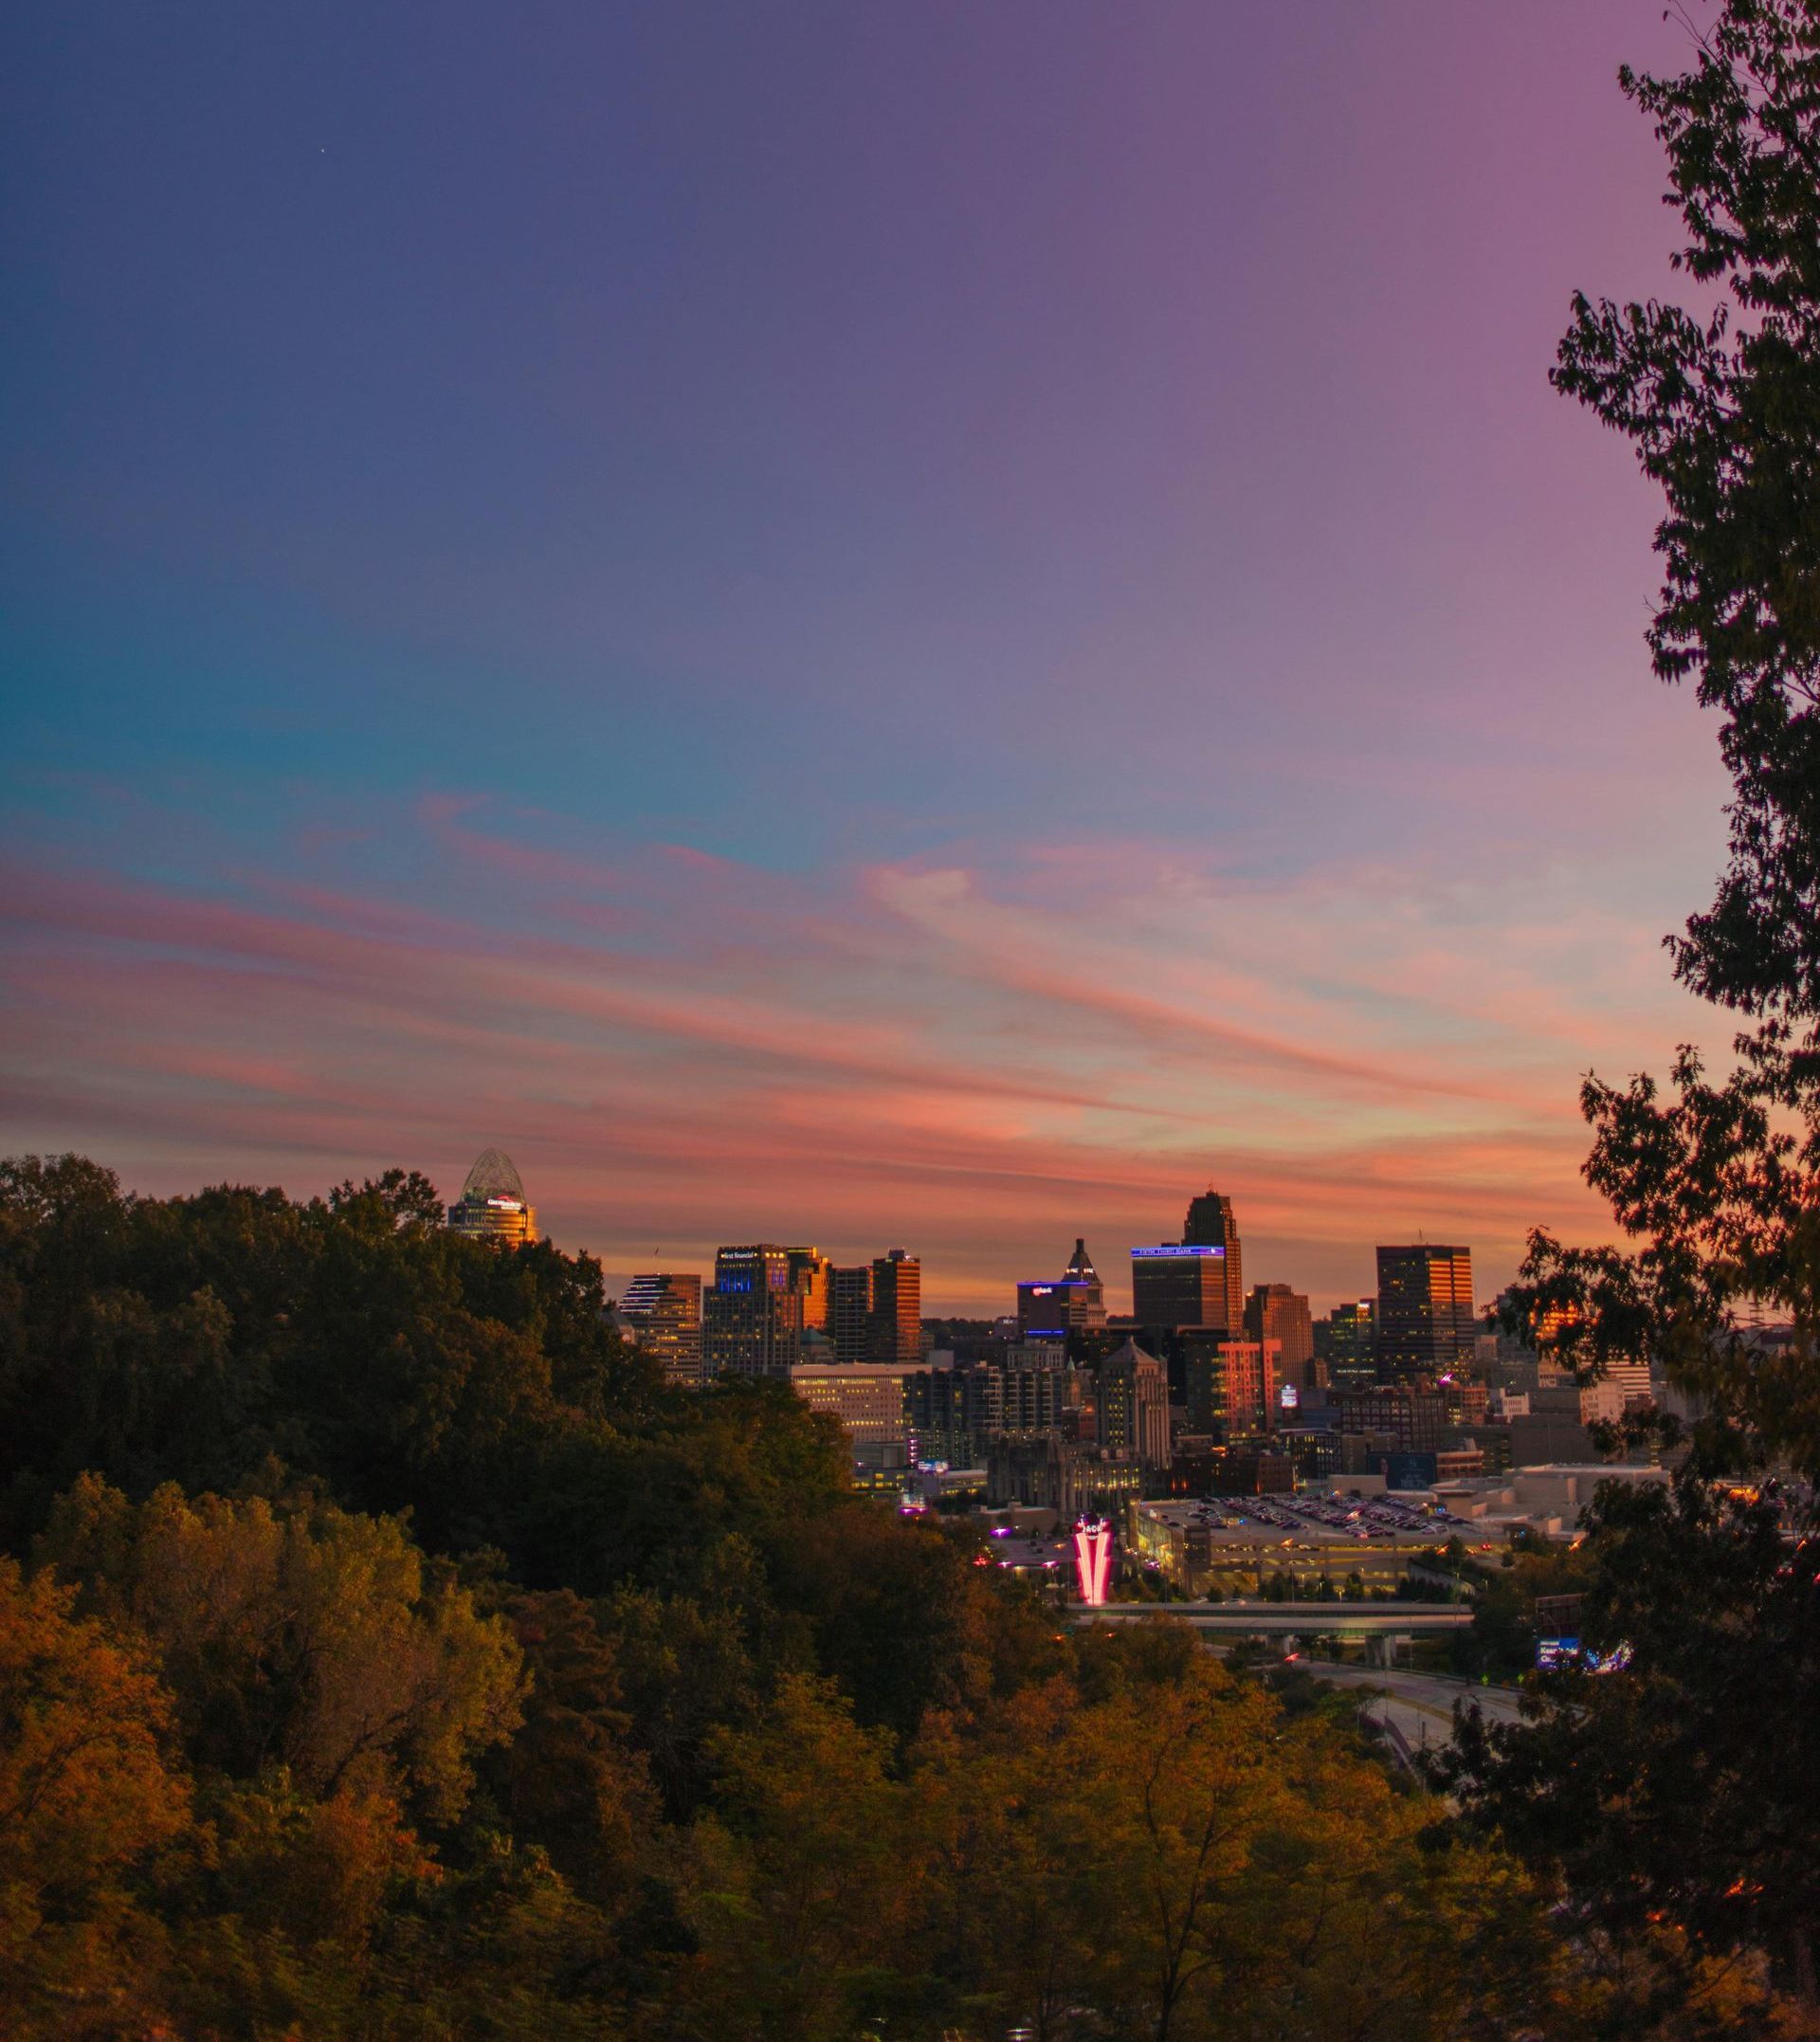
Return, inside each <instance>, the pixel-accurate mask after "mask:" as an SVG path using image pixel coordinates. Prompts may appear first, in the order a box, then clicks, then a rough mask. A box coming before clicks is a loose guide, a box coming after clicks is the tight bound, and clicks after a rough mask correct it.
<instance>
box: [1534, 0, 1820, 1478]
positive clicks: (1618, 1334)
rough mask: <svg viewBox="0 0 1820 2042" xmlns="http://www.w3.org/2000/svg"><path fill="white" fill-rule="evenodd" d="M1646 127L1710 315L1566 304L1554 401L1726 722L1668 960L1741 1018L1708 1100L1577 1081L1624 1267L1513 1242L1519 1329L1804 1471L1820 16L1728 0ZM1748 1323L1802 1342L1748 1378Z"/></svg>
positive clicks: (1682, 257) (1687, 1064) (1814, 959)
mask: <svg viewBox="0 0 1820 2042" xmlns="http://www.w3.org/2000/svg"><path fill="white" fill-rule="evenodd" d="M1620 82H1621V83H1622V86H1623V89H1624V91H1625V92H1626V94H1627V95H1628V96H1629V98H1630V99H1632V100H1634V101H1635V102H1636V103H1637V104H1638V105H1639V106H1640V107H1641V108H1642V109H1643V110H1644V111H1645V112H1646V113H1647V114H1649V115H1650V116H1652V117H1653V119H1654V120H1655V124H1656V133H1657V135H1658V137H1660V138H1661V140H1662V142H1663V144H1664V146H1665V150H1666V152H1667V156H1668V164H1669V182H1670V187H1671V189H1670V191H1669V192H1668V194H1667V199H1666V202H1667V203H1668V204H1670V205H1672V206H1673V207H1675V208H1676V209H1677V210H1679V212H1680V214H1681V217H1682V221H1683V228H1684V230H1685V240H1684V242H1683V246H1682V247H1681V249H1680V250H1679V251H1678V253H1677V254H1676V256H1675V257H1674V264H1675V267H1676V269H1677V270H1678V271H1679V272H1680V273H1681V274H1682V275H1683V276H1684V277H1685V278H1687V279H1688V280H1689V282H1690V283H1692V284H1694V285H1695V286H1697V287H1700V288H1702V289H1703V290H1705V291H1706V292H1707V293H1708V294H1709V295H1710V296H1711V298H1712V299H1713V303H1712V305H1711V309H1710V310H1709V311H1708V312H1707V313H1706V315H1705V316H1704V317H1703V318H1702V317H1697V316H1696V315H1695V314H1694V313H1693V312H1690V311H1688V310H1687V309H1686V308H1685V307H1683V306H1681V305H1676V304H1665V303H1656V302H1651V303H1649V304H1645V305H1638V304H1630V305H1624V306H1619V305H1615V304H1612V303H1611V302H1610V301H1602V302H1600V303H1599V304H1597V305H1593V304H1592V303H1591V302H1590V301H1588V300H1587V299H1585V298H1584V297H1579V298H1576V299H1575V301H1574V320H1573V324H1572V326H1571V327H1570V328H1569V331H1568V333H1567V336H1566V337H1565V338H1564V339H1563V341H1562V343H1561V349H1560V357H1559V361H1558V364H1557V366H1556V371H1555V376H1554V380H1555V382H1556V386H1557V387H1558V388H1559V389H1561V390H1562V391H1564V392H1567V393H1568V394H1570V395H1572V396H1574V397H1575V398H1577V399H1578V400H1579V401H1581V402H1582V403H1584V404H1586V405H1588V406H1589V407H1591V408H1592V410H1594V411H1595V412H1596V413H1597V415H1598V416H1599V417H1600V418H1602V419H1603V420H1604V421H1605V422H1606V423H1607V424H1608V425H1610V426H1611V427H1612V428H1615V429H1616V430H1617V431H1619V432H1621V433H1623V434H1624V435H1625V436H1626V437H1627V438H1628V439H1629V440H1630V441H1631V442H1632V444H1633V445H1634V447H1635V448H1636V451H1637V458H1638V461H1639V464H1640V465H1641V466H1642V468H1643V470H1644V472H1645V473H1646V474H1647V475H1648V476H1649V477H1650V478H1651V479H1652V480H1654V481H1655V482H1657V483H1660V485H1661V486H1662V489H1663V492H1664V496H1665V501H1666V512H1665V517H1664V519H1663V520H1662V522H1661V524H1660V525H1659V526H1658V528H1657V533H1656V546H1657V550H1658V552H1659V553H1660V554H1661V555H1662V556H1663V558H1664V561H1665V580H1664V586H1663V591H1662V596H1661V600H1660V603H1659V605H1658V608H1657V611H1656V615H1655V619H1654V622H1653V624H1652V626H1651V628H1650V630H1649V634H1648V635H1649V645H1650V649H1651V653H1652V656H1653V661H1654V665H1655V668H1656V671H1657V673H1658V674H1659V675H1660V676H1661V677H1662V678H1663V679H1664V680H1666V681H1671V682H1672V681H1679V680H1682V679H1683V678H1687V677H1693V678H1694V679H1695V680H1696V682H1697V684H1698V688H1699V693H1700V699H1701V701H1702V702H1704V703H1706V704H1708V705H1709V706H1711V707H1714V708H1716V709H1718V710H1719V711H1720V752H1721V755H1722V757H1724V760H1725V763H1726V766H1727V768H1728V769H1729V771H1730V773H1731V775H1732V781H1733V799H1732V803H1731V807H1730V817H1731V855H1730V863H1729V865H1728V866H1727V868H1726V870H1725V872H1724V874H1723V875H1722V876H1721V879H1720V886H1719V892H1718V895H1717V897H1716V899H1715V902H1714V904H1713V906H1712V908H1711V909H1710V910H1709V911H1708V912H1707V913H1705V914H1701V915H1695V916H1694V917H1692V918H1691V919H1690V920H1689V921H1688V923H1687V925H1686V929H1685V932H1684V933H1683V935H1682V936H1680V937H1678V938H1671V939H1670V947H1671V949H1672V950H1673V953H1674V961H1675V969H1676V972H1677V973H1678V975H1680V976H1681V977H1683V979H1684V980H1685V981H1686V982H1687V983H1688V984H1689V985H1691V986H1692V987H1693V988H1694V990H1695V991H1696V992H1698V993H1700V994H1702V995H1703V996H1705V997H1706V998H1708V999H1710V1000H1713V1001H1715V1002H1717V1003H1719V1004H1720V1005H1721V1006H1723V1007H1725V1008H1728V1009H1731V1010H1733V1011H1735V1012H1739V1013H1741V1014H1745V1015H1748V1016H1751V1017H1753V1018H1755V1020H1756V1024H1757V1025H1756V1030H1755V1032H1753V1033H1751V1034H1748V1035H1745V1036H1741V1037H1740V1038H1739V1039H1738V1051H1739V1055H1740V1062H1739V1065H1738V1068H1737V1070H1736V1071H1735V1072H1733V1073H1732V1074H1730V1075H1729V1076H1727V1077H1726V1078H1725V1079H1724V1080H1723V1082H1721V1083H1717V1084H1715V1083H1712V1082H1709V1081H1708V1079H1707V1077H1706V1075H1705V1071H1704V1068H1703V1067H1702V1063H1701V1060H1700V1059H1699V1057H1698V1056H1696V1055H1695V1054H1694V1053H1693V1052H1692V1051H1691V1050H1683V1053H1682V1056H1681V1058H1680V1059H1679V1061H1678V1062H1677V1065H1676V1067H1675V1069H1674V1072H1673V1074H1672V1076H1673V1085H1674V1089H1675V1095H1676V1096H1675V1100H1674V1103H1672V1104H1669V1105H1664V1104H1663V1103H1661V1102H1660V1097H1659V1093H1658V1090H1657V1087H1656V1085H1655V1083H1654V1081H1653V1080H1652V1079H1649V1078H1647V1077H1639V1078H1637V1079H1634V1080H1633V1081H1632V1082H1631V1084H1630V1085H1629V1086H1628V1087H1627V1088H1625V1089H1622V1090H1620V1089H1616V1088H1614V1087H1611V1086H1610V1085H1605V1084H1602V1083H1600V1082H1598V1081H1597V1080H1595V1079H1589V1080H1588V1082H1587V1085H1586V1088H1585V1091H1584V1093H1583V1100H1582V1103H1583V1105H1584V1108H1585V1111H1586V1114H1587V1117H1588V1119H1589V1121H1592V1124H1593V1125H1594V1127H1595V1129H1596V1130H1597V1134H1596V1140H1595V1143H1594V1147H1593V1152H1592V1158H1591V1160H1590V1162H1589V1164H1588V1168H1587V1175H1588V1176H1589V1178H1590V1180H1591V1181H1592V1184H1593V1185H1594V1186H1595V1187H1596V1188H1597V1189H1598V1190H1600V1191H1601V1192H1603V1193H1605V1194H1606V1195H1607V1196H1608V1197H1610V1198H1611V1202H1612V1206H1613V1210H1614V1212H1616V1215H1617V1217H1618V1219H1619V1222H1620V1224H1621V1225H1622V1226H1623V1227H1624V1228H1625V1230H1626V1231H1627V1232H1628V1233H1629V1234H1630V1235H1632V1236H1633V1237H1639V1238H1641V1239H1642V1240H1643V1241H1644V1243H1645V1246H1644V1247H1643V1249H1641V1251H1640V1252H1639V1253H1638V1254H1636V1255H1635V1256H1633V1257H1625V1256H1621V1255H1618V1254H1616V1253H1615V1252H1613V1251H1609V1250H1591V1251H1588V1250H1573V1249H1563V1248H1562V1247H1561V1246H1560V1245H1559V1244H1558V1243H1556V1242H1555V1241H1553V1240H1551V1239H1550V1238H1549V1237H1547V1236H1546V1235H1542V1234H1538V1235H1537V1236H1536V1237H1534V1239H1533V1242H1532V1252H1531V1256H1530V1260H1529V1263H1528V1265H1527V1267H1526V1269H1525V1278H1526V1288H1525V1291H1524V1292H1523V1294H1522V1295H1521V1296H1520V1298H1519V1299H1518V1301H1517V1313H1516V1317H1517V1320H1518V1321H1519V1322H1524V1323H1526V1324H1527V1326H1528V1327H1529V1329H1531V1330H1535V1329H1537V1328H1538V1327H1548V1328H1551V1329H1552V1334H1553V1339H1554V1342H1555V1344H1556V1346H1558V1348H1559V1349H1560V1351H1561V1353H1562V1354H1563V1356H1564V1358H1567V1359H1568V1360H1570V1361H1572V1362H1574V1363H1575V1364H1577V1365H1579V1366H1581V1367H1583V1368H1586V1369H1589V1370H1595V1369H1596V1368H1597V1367H1598V1366H1599V1365H1601V1363H1603V1362H1604V1361H1605V1360H1607V1359H1609V1358H1611V1356H1612V1355H1613V1354H1616V1353H1630V1354H1635V1353H1638V1352H1642V1351H1650V1352H1653V1353H1655V1354H1656V1355H1658V1356H1659V1357H1660V1358H1661V1359H1662V1360H1663V1362H1664V1363H1665V1365H1666V1366H1667V1368H1668V1369H1669V1370H1670V1371H1671V1373H1673V1374H1674V1375H1675V1376H1676V1377H1677V1378H1678V1379H1680V1380H1681V1381H1682V1382H1683V1384H1684V1385H1685V1386H1686V1387H1687V1388H1689V1389H1691V1390H1693V1391H1695V1392H1697V1393H1699V1394H1700V1395H1702V1396H1703V1397H1704V1398H1706V1399H1707V1400H1708V1401H1709V1402H1710V1404H1711V1406H1712V1409H1713V1420H1712V1422H1711V1423H1709V1424H1708V1425H1707V1426H1706V1428H1705V1429H1704V1431H1703V1432H1702V1439H1701V1442H1700V1444H1701V1447H1702V1453H1703V1456H1704V1458H1705V1459H1706V1460H1707V1461H1708V1462H1709V1463H1711V1464H1713V1465H1716V1466H1717V1465H1723V1464H1724V1463H1725V1462H1726V1461H1727V1460H1734V1461H1735V1460H1736V1459H1738V1457H1739V1456H1740V1454H1749V1453H1751V1452H1754V1451H1755V1452H1757V1453H1770V1454H1775V1453H1788V1454H1791V1455H1793V1457H1794V1458H1795V1459H1796V1461H1797V1462H1798V1463H1799V1465H1801V1466H1802V1467H1803V1468H1804V1469H1805V1470H1806V1471H1808V1472H1814V1471H1820V1424H1816V1422H1815V1417H1814V1413H1815V1412H1816V1410H1817V1409H1820V1360H1816V1357H1815V1351H1814V1327H1815V1322H1816V1306H1817V1305H1820V1032H1816V1031H1817V1030H1820V23H1816V20H1815V17H1814V14H1813V10H1812V9H1811V7H1810V6H1808V5H1806V4H1805V0H1727V4H1726V5H1725V6H1724V7H1723V8H1722V9H1721V11H1720V17H1719V19H1718V21H1717V23H1716V25H1715V26H1714V27H1713V29H1712V31H1711V33H1710V34H1709V35H1708V36H1706V37H1705V38H1703V39H1702V41H1701V43H1700V45H1699V47H1698V49H1697V52H1696V57H1695V62H1694V64H1693V67H1692V68H1691V69H1690V70H1688V71H1686V72H1684V73H1683V74H1681V75H1679V76H1676V77H1670V78H1656V77H1647V76H1638V75H1636V74H1634V73H1632V72H1630V71H1629V70H1628V69H1627V70H1626V71H1624V72H1623V73H1621V74H1620ZM1757 1304H1766V1305H1769V1306H1771V1307H1772V1308H1780V1309H1783V1310H1786V1311H1788V1312H1789V1313H1790V1314H1791V1315H1792V1316H1793V1320H1794V1322H1795V1325H1796V1328H1797V1332H1798V1335H1799V1338H1798V1340H1797V1342H1796V1346H1795V1349H1794V1351H1793V1354H1792V1355H1791V1356H1790V1357H1789V1358H1786V1359H1785V1360H1782V1361H1780V1362H1778V1363H1774V1364H1772V1363H1770V1362H1768V1361H1767V1360H1766V1359H1765V1358H1764V1357H1763V1356H1762V1355H1761V1354H1760V1353H1759V1352H1757V1351H1756V1348H1755V1346H1754V1345H1753V1343H1752V1342H1751V1341H1750V1340H1749V1339H1748V1338H1747V1337H1746V1335H1747V1328H1746V1327H1743V1326H1740V1324H1739V1318H1740V1313H1742V1314H1743V1316H1744V1317H1746V1318H1748V1314H1749V1309H1750V1308H1751V1307H1752V1306H1754V1305H1757Z"/></svg>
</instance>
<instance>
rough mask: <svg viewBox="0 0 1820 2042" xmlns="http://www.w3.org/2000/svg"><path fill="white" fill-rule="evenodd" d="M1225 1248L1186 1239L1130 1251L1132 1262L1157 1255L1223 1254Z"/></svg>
mask: <svg viewBox="0 0 1820 2042" xmlns="http://www.w3.org/2000/svg"><path fill="white" fill-rule="evenodd" d="M1225 1253H1226V1250H1225V1249H1223V1248H1203V1247H1200V1246H1199V1245H1197V1244H1194V1243H1190V1242H1186V1241H1172V1242H1167V1243H1165V1244H1164V1245H1163V1246H1162V1247H1161V1248H1134V1249H1132V1251H1131V1259H1132V1260H1133V1261H1134V1262H1142V1261H1145V1260H1146V1259H1152V1258H1155V1257H1156V1256H1158V1255H1221V1256H1224V1255H1225Z"/></svg>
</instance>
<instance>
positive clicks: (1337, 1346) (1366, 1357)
mask: <svg viewBox="0 0 1820 2042" xmlns="http://www.w3.org/2000/svg"><path fill="white" fill-rule="evenodd" d="M1315 1332H1316V1352H1317V1353H1318V1354H1319V1356H1320V1358H1321V1361H1322V1363H1323V1365H1324V1366H1325V1368H1326V1370H1327V1386H1328V1388H1329V1389H1330V1390H1369V1389H1370V1388H1371V1387H1372V1385H1373V1384H1374V1382H1375V1381H1376V1380H1377V1300H1376V1299H1375V1298H1361V1299H1360V1300H1359V1301H1358V1303H1357V1304H1336V1305H1335V1306H1334V1308H1333V1310H1332V1311H1331V1312H1329V1313H1328V1314H1327V1316H1326V1318H1325V1319H1323V1320H1322V1321H1321V1322H1320V1324H1319V1326H1318V1327H1317V1328H1316V1329H1315Z"/></svg>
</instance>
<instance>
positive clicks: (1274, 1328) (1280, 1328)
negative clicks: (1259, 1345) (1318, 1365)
mask: <svg viewBox="0 0 1820 2042" xmlns="http://www.w3.org/2000/svg"><path fill="white" fill-rule="evenodd" d="M1245 1337H1246V1339H1247V1340H1275V1341H1276V1342H1277V1343H1278V1345H1279V1348H1280V1349H1281V1353H1282V1362H1281V1370H1282V1377H1283V1381H1284V1382H1292V1383H1294V1384H1295V1386H1296V1388H1297V1389H1298V1390H1311V1389H1313V1388H1314V1387H1315V1385H1316V1381H1317V1377H1316V1376H1315V1374H1314V1361H1315V1321H1314V1314H1313V1313H1312V1312H1311V1311H1310V1310H1309V1308H1308V1300H1307V1299H1306V1298H1304V1297H1303V1296H1302V1295H1301V1292H1300V1291H1299V1290H1291V1289H1290V1287H1289V1285H1287V1284H1259V1285H1255V1286H1254V1287H1253V1289H1252V1292H1251V1295H1250V1296H1249V1297H1248V1298H1247V1300H1246V1301H1245Z"/></svg>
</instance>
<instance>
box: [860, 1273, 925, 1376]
mask: <svg viewBox="0 0 1820 2042" xmlns="http://www.w3.org/2000/svg"><path fill="white" fill-rule="evenodd" d="M869 1358H870V1359H871V1360H872V1361H874V1362H876V1363H881V1364H883V1363H889V1364H891V1365H892V1366H894V1367H897V1368H918V1367H919V1366H920V1365H921V1362H922V1265H921V1263H919V1261H918V1260H917V1258H916V1257H915V1256H914V1255H909V1254H906V1253H905V1252H904V1251H903V1249H901V1248H894V1249H892V1250H891V1252H890V1253H889V1254H888V1255H881V1256H879V1257H878V1259H877V1260H876V1261H875V1262H874V1263H873V1265H872V1351H871V1355H870V1357H869Z"/></svg>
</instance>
